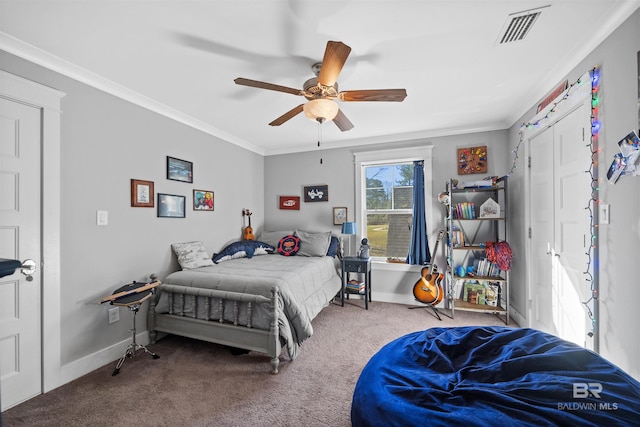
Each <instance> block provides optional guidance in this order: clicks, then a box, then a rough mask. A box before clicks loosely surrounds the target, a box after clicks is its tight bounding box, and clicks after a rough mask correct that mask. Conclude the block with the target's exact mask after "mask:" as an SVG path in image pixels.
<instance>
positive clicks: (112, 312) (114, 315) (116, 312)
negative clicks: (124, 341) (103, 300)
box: [109, 307, 120, 324]
mask: <svg viewBox="0 0 640 427" xmlns="http://www.w3.org/2000/svg"><path fill="white" fill-rule="evenodd" d="M118 320H120V308H119V307H113V308H110V309H109V324H112V323H116V322H117V321H118Z"/></svg>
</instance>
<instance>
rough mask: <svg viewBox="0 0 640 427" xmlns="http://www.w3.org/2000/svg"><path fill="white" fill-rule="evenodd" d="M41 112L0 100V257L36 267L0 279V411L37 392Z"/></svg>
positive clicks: (39, 373) (39, 306)
mask: <svg viewBox="0 0 640 427" xmlns="http://www.w3.org/2000/svg"><path fill="white" fill-rule="evenodd" d="M40 123H41V110H40V109H38V108H34V107H30V106H27V105H24V104H21V103H18V102H13V101H10V100H7V99H1V98H0V258H9V259H18V260H20V261H24V260H26V259H32V260H34V261H35V264H36V266H37V267H36V271H35V273H34V274H33V276H32V280H31V281H28V280H26V276H24V275H23V274H22V273H21V271H20V270H16V272H15V273H14V274H13V275H10V276H5V277H2V278H0V387H1V389H0V400H1V402H2V410H4V409H6V408H10V407H11V406H14V405H16V404H17V403H20V402H22V401H24V400H27V399H29V398H31V397H33V396H35V395H38V394H40V393H41V390H42V379H41V370H42V367H41V354H42V352H41V339H40V338H41V326H40V325H41V320H40V319H41V318H40V316H41V294H40V293H41V289H40V283H41V274H40V264H41V259H40V257H41V246H40V224H41V221H40V197H41V196H40V141H41V125H40Z"/></svg>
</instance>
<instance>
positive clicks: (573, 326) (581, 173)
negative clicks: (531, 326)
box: [553, 104, 591, 346]
mask: <svg viewBox="0 0 640 427" xmlns="http://www.w3.org/2000/svg"><path fill="white" fill-rule="evenodd" d="M590 114H591V108H590V105H589V106H588V107H587V106H585V104H582V106H581V107H579V108H578V109H576V110H575V111H573V112H572V113H571V114H570V115H569V116H567V117H565V118H564V119H562V120H560V121H559V122H558V123H556V125H555V126H554V127H553V129H554V148H555V151H554V169H555V172H554V174H555V178H556V185H555V191H554V195H555V200H554V207H555V224H554V231H555V232H554V237H555V242H554V251H555V254H554V257H553V274H554V286H555V287H556V289H555V294H556V295H557V299H556V304H557V313H556V317H557V323H558V325H559V328H560V334H561V335H560V336H561V338H564V339H566V340H569V341H572V342H574V343H576V344H578V345H582V346H584V345H585V340H586V333H587V329H586V325H587V316H586V313H585V308H584V305H583V304H582V302H583V301H586V300H587V299H588V298H589V297H588V294H589V288H588V284H587V281H586V276H585V274H584V272H585V270H586V269H587V262H588V257H587V255H586V254H587V252H588V251H589V245H591V238H590V236H591V234H590V229H589V224H590V212H589V210H588V209H587V207H589V205H590V201H591V176H590V174H589V173H588V171H589V169H590V167H591V149H590V148H589V146H588V144H589V140H588V138H590V136H591V127H590V126H591V124H590V121H589V117H590Z"/></svg>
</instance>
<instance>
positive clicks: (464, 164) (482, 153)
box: [457, 145, 487, 175]
mask: <svg viewBox="0 0 640 427" xmlns="http://www.w3.org/2000/svg"><path fill="white" fill-rule="evenodd" d="M457 163H458V175H469V174H474V173H487V146H486V145H484V146H482V147H468V148H459V149H458V158H457Z"/></svg>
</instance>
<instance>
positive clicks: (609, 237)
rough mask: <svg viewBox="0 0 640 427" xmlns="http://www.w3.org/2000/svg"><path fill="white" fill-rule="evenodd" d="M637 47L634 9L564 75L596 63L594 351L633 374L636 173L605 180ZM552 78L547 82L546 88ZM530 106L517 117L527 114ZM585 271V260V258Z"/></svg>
mask: <svg viewBox="0 0 640 427" xmlns="http://www.w3.org/2000/svg"><path fill="white" fill-rule="evenodd" d="M639 50H640V12H636V13H634V14H633V15H631V17H630V18H629V19H627V21H626V22H625V23H624V24H623V25H621V26H620V27H619V28H618V29H617V30H616V31H615V32H614V33H613V34H612V35H611V36H609V37H608V38H607V39H606V40H605V41H604V42H603V43H602V44H601V45H600V46H598V47H597V48H596V49H595V50H594V51H593V52H592V53H591V54H589V55H588V56H587V58H585V60H584V61H582V63H581V64H579V65H578V66H577V67H575V68H574V70H573V71H572V72H571V73H569V75H568V76H567V78H568V80H569V82H570V83H571V82H574V81H576V80H577V79H578V78H579V77H580V76H581V75H582V74H584V73H585V72H587V71H588V70H590V69H592V68H593V67H594V66H598V67H599V68H600V69H601V72H602V74H601V83H600V95H601V104H600V105H601V107H600V111H599V118H600V120H601V122H602V130H601V132H600V138H599V146H600V149H601V150H602V151H601V153H600V154H599V156H598V164H599V173H600V176H601V177H603V178H604V179H603V180H602V181H601V182H600V184H599V188H600V200H601V201H602V203H608V204H610V207H611V220H610V224H606V225H601V226H599V227H598V230H599V238H598V241H597V242H598V246H599V253H600V264H599V275H598V278H599V282H600V309H601V312H600V335H599V338H600V353H601V354H602V355H603V356H604V357H606V358H607V359H609V360H611V361H612V362H614V363H616V364H617V365H618V366H620V367H621V368H622V369H624V370H626V371H627V372H629V373H630V374H631V375H633V376H634V377H635V378H640V366H639V365H638V363H637V362H638V354H640V310H638V291H639V290H640V287H639V286H640V285H639V279H638V254H639V253H640V221H639V218H640V215H639V212H640V177H634V176H623V177H621V178H620V180H619V181H618V182H617V184H615V185H612V184H610V183H609V182H608V181H607V180H606V172H607V169H608V167H609V165H610V164H611V161H612V159H613V155H614V154H615V153H616V152H618V146H617V143H618V141H619V140H620V139H622V138H623V137H624V136H625V135H627V134H628V133H629V132H630V131H631V130H632V129H636V131H637V130H638V113H639V111H638V99H637V94H638V84H640V81H639V80H638V66H637V62H636V61H637V59H636V58H637V52H638V51H639ZM557 83H558V82H549V87H550V88H551V87H553V86H554V85H555V84H557ZM534 114H535V111H534V110H533V109H532V110H531V111H530V112H529V113H528V114H526V115H524V116H523V117H522V118H521V119H520V120H518V122H516V123H523V122H526V121H527V120H528V119H529V118H531V117H533V116H534ZM518 131H519V126H517V125H516V126H513V127H512V128H511V129H510V130H509V141H510V146H511V149H512V150H514V149H515V146H516V144H517V142H518V139H519V137H518ZM524 162H525V158H524V157H523V156H520V159H519V162H518V166H519V169H523V168H524V167H525V165H524ZM524 187H525V183H524V178H523V175H522V174H515V175H514V176H513V179H511V182H510V194H511V202H512V204H511V206H510V209H511V213H512V218H513V219H514V220H513V221H512V222H511V227H512V233H511V236H512V241H513V246H515V248H516V250H515V251H514V252H515V255H516V257H515V259H514V263H513V274H512V278H513V282H514V283H515V284H519V283H525V275H524V265H523V262H524V260H523V259H522V257H519V256H518V255H521V254H522V255H523V254H524V248H525V245H526V243H527V238H526V236H525V234H524V233H525V229H524V213H525V212H524V209H525V199H526V197H527V196H526V191H525V188H524ZM585 269H586V260H585ZM521 290H522V292H518V288H516V289H515V290H514V293H513V294H512V295H513V298H512V302H513V304H514V305H515V306H516V307H518V309H519V310H522V314H525V308H526V303H527V302H526V301H525V299H524V298H525V294H524V291H523V288H521Z"/></svg>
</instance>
